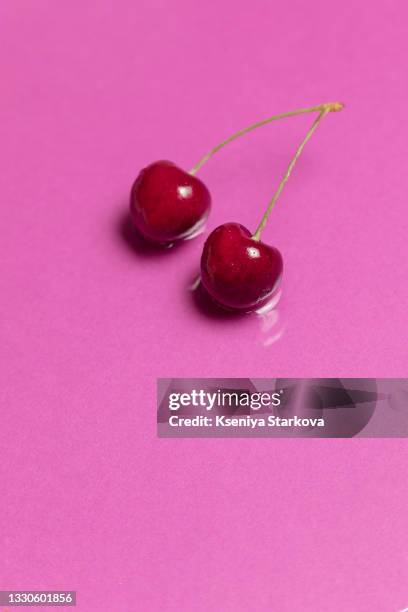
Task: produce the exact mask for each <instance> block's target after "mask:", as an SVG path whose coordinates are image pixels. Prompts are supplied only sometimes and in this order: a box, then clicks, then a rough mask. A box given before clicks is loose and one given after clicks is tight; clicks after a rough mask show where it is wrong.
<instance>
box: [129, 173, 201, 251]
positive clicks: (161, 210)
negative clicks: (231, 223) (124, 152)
mask: <svg viewBox="0 0 408 612" xmlns="http://www.w3.org/2000/svg"><path fill="white" fill-rule="evenodd" d="M210 207H211V196H210V192H209V191H208V189H207V187H206V186H205V185H204V183H203V182H202V181H200V179H198V178H196V177H195V176H192V175H191V174H189V173H188V172H185V171H184V170H182V169H181V168H178V167H177V166H176V165H175V164H173V163H172V162H169V161H157V162H154V163H153V164H150V166H147V167H146V168H143V170H141V172H140V173H139V176H138V177H137V179H136V180H135V182H134V184H133V187H132V191H131V195H130V214H131V217H132V220H133V223H134V225H135V226H136V228H137V229H138V230H139V232H140V233H141V234H143V236H145V237H146V238H148V239H149V240H151V241H153V242H158V243H168V242H173V241H174V240H181V239H183V238H188V237H191V236H192V235H193V234H195V233H196V232H197V231H198V230H199V229H200V228H201V227H202V226H203V224H204V223H205V220H206V218H207V217H208V214H209V212H210Z"/></svg>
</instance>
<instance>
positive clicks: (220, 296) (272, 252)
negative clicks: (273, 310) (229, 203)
mask: <svg viewBox="0 0 408 612" xmlns="http://www.w3.org/2000/svg"><path fill="white" fill-rule="evenodd" d="M282 270H283V260H282V255H281V254H280V252H279V251H278V249H276V248H275V247H272V246H268V245H267V244H264V243H263V242H256V241H255V240H254V239H253V238H252V236H251V232H250V231H249V230H248V229H247V228H246V227H244V226H243V225H240V224H239V223H224V225H220V226H219V227H217V228H216V229H215V230H214V231H213V232H212V233H211V234H210V235H209V237H208V238H207V240H206V242H205V245H204V250H203V254H202V258H201V280H202V283H203V285H204V287H205V288H206V290H207V291H208V293H209V294H210V295H211V296H212V297H213V298H214V299H215V300H216V301H217V302H219V303H220V304H222V305H223V306H225V307H227V308H232V309H237V310H244V311H247V310H252V309H254V308H261V307H262V306H263V305H264V304H266V303H267V302H268V301H269V300H270V298H271V296H272V294H273V292H274V290H275V289H276V287H277V285H278V283H279V280H280V278H281V275H282Z"/></svg>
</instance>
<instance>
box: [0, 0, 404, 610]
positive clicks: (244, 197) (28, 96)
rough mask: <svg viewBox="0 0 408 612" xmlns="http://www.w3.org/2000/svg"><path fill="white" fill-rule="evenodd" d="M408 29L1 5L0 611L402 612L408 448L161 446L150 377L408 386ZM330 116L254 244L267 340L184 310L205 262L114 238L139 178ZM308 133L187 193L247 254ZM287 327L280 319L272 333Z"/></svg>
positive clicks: (224, 2)
mask: <svg viewBox="0 0 408 612" xmlns="http://www.w3.org/2000/svg"><path fill="white" fill-rule="evenodd" d="M407 19H408V5H407V3H406V2H404V1H403V0H400V1H398V0H397V1H394V2H391V1H386V0H377V1H373V2H371V3H367V2H354V1H352V0H347V1H344V0H343V2H334V3H333V2H323V1H316V0H314V1H311V2H304V1H303V0H296V1H294V0H290V1H287V2H277V1H274V2H272V1H271V0H264V1H262V0H252V2H242V1H241V2H239V1H238V2H230V1H228V0H218V1H217V2H201V3H198V2H188V1H187V0H176V1H173V2H168V1H167V2H166V1H165V0H162V1H158V0H143V1H141V0H139V1H138V2H130V1H121V2H116V3H114V2H107V1H100V2H96V1H89V0H88V1H81V2H68V1H61V2H53V1H51V0H49V1H44V0H36V1H34V0H31V1H23V0H17V1H16V0H14V1H13V0H3V2H1V5H0V41H1V42H0V70H1V82H2V93H1V97H0V121H1V124H0V136H1V146H0V162H1V173H0V186H1V191H0V193H1V230H0V231H1V236H0V245H1V275H0V295H1V306H0V322H1V333H2V340H1V345H0V355H1V361H2V381H1V388H0V399H1V404H2V408H1V423H0V439H1V467H0V474H1V488H2V497H1V509H0V525H1V560H0V581H1V585H0V588H2V589H18V588H20V589H21V588H25V589H29V588H36V589H53V588H56V589H77V591H78V602H79V603H78V607H77V609H78V610H80V611H81V612H82V611H86V612H88V611H89V612H92V611H95V612H99V611H101V610H114V611H115V612H125V611H126V612H127V611H131V612H132V611H134V610H142V611H150V610H151V611H155V610H166V611H167V610H168V611H173V610H174V611H179V610H183V611H186V612H190V611H198V612H201V611H203V612H204V611H206V612H207V611H219V610H225V611H231V612H238V611H239V612H240V611H263V610H274V611H275V610H276V611H279V612H292V611H294V610H307V611H311V612H312V611H313V612H314V611H319V612H320V611H327V610H334V611H337V610H350V611H353V612H354V611H357V612H366V611H367V612H368V611H370V612H373V611H375V612H376V611H378V612H383V611H386V610H387V611H388V610H389V611H390V612H393V611H395V612H397V611H398V610H400V609H402V608H404V607H406V606H408V587H407V546H408V541H407V540H408V537H407V530H406V504H407V478H406V466H407V459H408V451H407V444H406V441H405V440H400V441H398V440H384V441H382V440H354V441H353V440H349V441H347V440H313V441H311V440H299V439H296V440H179V439H175V440H158V439H157V438H156V426H155V418H156V414H155V410H156V406H155V379H156V377H158V376H165V377H171V376H182V377H188V376H215V377H230V376H240V377H248V376H249V377H251V376H252V377H267V376H271V377H275V376H281V377H285V376H295V377H297V376H300V377H307V376H311V377H313V376H406V374H407V357H408V342H407V340H408V326H407V300H408V282H407V273H408V257H407V252H408V246H407V245H408V241H407V230H408V202H407V196H406V193H407V186H408V175H407V173H406V160H407V141H408V122H407V97H408V96H407V94H408V87H407V71H406V57H407V54H408V43H407V40H408V39H407V34H406V23H407ZM336 98H337V99H340V100H342V101H344V102H346V104H347V109H346V110H345V111H344V112H343V113H340V114H337V115H333V116H329V117H327V118H326V119H325V121H324V123H323V124H322V125H321V126H320V127H319V130H318V132H317V133H316V135H315V136H314V137H313V139H312V141H311V142H310V143H309V145H308V146H307V149H306V150H305V152H304V155H303V157H302V158H301V160H300V162H299V165H298V167H297V168H296V170H295V172H294V174H293V178H292V179H291V181H290V183H289V184H288V185H287V188H286V189H285V191H284V193H283V195H282V198H281V200H280V202H279V204H278V206H277V208H276V210H275V211H274V213H273V218H272V219H271V220H270V223H269V225H268V228H267V230H266V231H265V234H264V239H265V240H266V241H270V242H272V243H273V244H275V245H276V246H277V247H278V248H279V249H280V250H281V251H282V253H283V255H284V259H285V277H284V283H283V294H282V299H281V301H280V303H279V305H278V310H277V315H273V317H272V319H271V318H269V319H266V320H261V319H258V318H257V317H246V318H243V319H237V318H232V319H230V318H226V317H217V316H215V315H211V313H209V312H207V311H205V310H202V309H201V307H200V306H199V305H198V304H197V303H196V302H195V301H194V299H193V294H192V293H191V291H189V285H190V284H191V282H192V281H193V279H194V277H195V275H196V272H197V270H198V261H199V256H200V252H201V249H202V244H203V240H204V237H203V236H200V237H199V238H198V239H196V240H193V241H191V242H189V243H186V244H185V245H182V246H181V248H179V249H173V250H171V251H169V252H165V253H153V252H146V251H141V250H140V249H139V248H137V247H135V245H134V244H133V242H132V241H131V240H129V237H128V233H127V230H126V227H125V226H124V221H123V219H124V214H125V212H126V210H127V200H128V192H129V188H130V184H131V182H132V180H133V178H134V177H135V175H136V173H137V172H138V170H139V169H140V168H141V167H142V166H143V165H144V164H146V163H149V162H150V161H152V160H155V159H157V158H168V159H171V160H173V161H175V162H176V163H178V164H180V165H181V166H183V167H185V168H189V167H191V166H192V165H194V164H195V163H196V162H197V161H198V159H199V158H200V157H201V155H202V154H204V153H205V152H206V151H207V150H208V149H209V148H211V147H212V146H213V145H214V144H215V143H217V142H218V141H219V140H220V139H222V138H224V137H225V136H228V135H229V134H230V133H231V132H233V131H235V130H236V129H239V128H241V127H243V126H245V125H247V124H248V123H251V122H253V121H255V120H257V119H260V118H263V117H266V116H268V115H270V114H273V113H275V112H282V111H286V110H291V109H294V108H297V107H299V106H306V105H310V104H316V103H319V102H322V101H326V100H330V99H336ZM310 119H311V118H310V117H301V118H295V119H288V120H286V121H283V122H281V123H280V124H279V125H278V124H275V125H272V126H269V127H266V128H263V129H262V130H260V131H259V132H257V133H253V134H252V135H250V136H247V137H246V138H245V139H242V140H241V141H239V142H236V143H234V144H232V145H231V146H230V147H229V148H228V149H225V150H224V152H223V153H220V154H218V156H216V157H214V158H213V160H211V161H210V162H209V163H208V164H207V165H206V166H205V167H204V168H203V169H202V171H200V173H199V176H200V177H201V178H202V179H203V180H204V181H205V182H206V184H207V185H208V187H209V188H210V190H211V192H212V195H213V201H214V207H213V211H212V214H211V217H210V220H209V224H208V229H212V228H214V227H215V226H216V225H218V224H220V223H222V222H224V221H230V220H232V221H239V222H241V223H243V224H245V225H247V226H248V227H249V228H250V229H254V228H255V226H256V224H257V223H258V221H259V218H260V216H261V214H262V211H263V209H264V206H265V205H266V203H267V201H268V199H269V197H270V195H271V193H272V191H273V189H274V188H275V187H276V185H277V182H278V180H279V177H280V175H281V173H282V171H283V170H284V168H285V165H286V164H287V162H288V159H289V157H290V156H291V154H292V153H293V151H294V148H295V147H296V145H297V143H298V142H299V140H300V139H301V138H302V137H303V135H304V133H305V131H306V129H307V127H308V125H309V123H310ZM277 317H278V320H275V319H276V318H277Z"/></svg>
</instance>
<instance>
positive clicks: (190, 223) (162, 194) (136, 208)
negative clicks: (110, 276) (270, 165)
mask: <svg viewBox="0 0 408 612" xmlns="http://www.w3.org/2000/svg"><path fill="white" fill-rule="evenodd" d="M324 106H328V105H320V106H312V107H311V108H304V109H300V110H296V111H291V112H289V113H283V114H281V115H274V116H273V117H268V118H267V119H264V120H262V121H258V122H257V123H254V124H252V125H250V126H248V127H246V128H244V129H243V130H240V131H239V132H236V133H235V134H233V135H232V136H230V137H229V138H227V140H224V141H223V142H221V143H220V144H218V145H217V146H216V147H214V148H213V149H211V151H210V152H209V153H207V154H206V155H204V157H202V158H201V159H200V161H199V162H198V163H197V164H196V165H195V166H194V168H192V169H191V170H190V171H189V172H185V171H184V170H182V169H181V168H179V167H177V166H176V165H175V164H173V163H172V162H169V161H157V162H154V163H152V164H150V165H149V166H147V167H146V168H144V169H143V170H141V172H140V173H139V176H138V177H137V178H136V180H135V182H134V184H133V187H132V191H131V195H130V213H131V218H132V220H133V224H134V225H135V226H136V228H137V229H138V230H139V232H140V233H141V234H142V235H143V236H144V237H145V238H147V239H149V240H150V241H152V242H157V243H159V244H160V243H163V244H166V243H171V242H174V241H176V240H182V239H186V238H192V237H193V236H194V235H195V234H197V233H198V232H199V230H200V229H201V228H202V227H203V225H204V223H205V221H206V219H207V217H208V214H209V212H210V207H211V196H210V193H209V191H208V189H207V187H206V186H205V185H204V183H203V182H202V181H200V180H199V179H198V178H196V177H195V174H196V173H197V171H198V170H199V169H200V168H201V167H202V166H203V165H204V164H205V163H206V162H207V161H208V160H209V159H210V157H212V156H213V155H214V153H216V152H217V151H219V150H220V149H222V148H223V147H225V145H227V144H229V143H230V142H232V141H233V140H235V139H236V138H239V137H240V136H243V135H244V134H247V133H248V132H250V131H251V130H254V129H255V128H258V127H261V126H263V125H266V124H267V123H270V122H272V121H276V120H277V119H283V118H285V117H292V116H294V115H301V114H303V113H311V112H314V111H321V110H322V108H323V107H324ZM332 106H333V105H332ZM331 110H339V109H334V108H332V109H331Z"/></svg>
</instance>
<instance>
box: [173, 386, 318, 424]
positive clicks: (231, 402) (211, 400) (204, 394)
mask: <svg viewBox="0 0 408 612" xmlns="http://www.w3.org/2000/svg"><path fill="white" fill-rule="evenodd" d="M283 393H284V392H283V390H280V391H276V392H273V393H270V392H267V391H265V392H259V393H249V392H247V391H222V390H220V389H219V390H218V391H215V392H208V391H204V390H202V389H201V390H196V389H193V390H191V391H189V392H188V393H187V392H184V393H170V394H169V398H168V399H169V403H168V406H169V410H170V411H172V412H176V411H178V410H180V409H181V411H183V408H188V407H191V406H192V407H196V408H198V409H204V410H206V411H212V410H214V411H219V412H221V413H222V412H223V411H224V410H225V409H228V408H233V409H234V410H237V409H238V408H247V409H248V411H250V412H251V411H257V410H260V409H261V408H265V409H268V408H269V409H270V410H271V411H273V409H274V408H278V407H280V406H281V405H282V396H283ZM169 425H171V426H172V427H214V426H215V427H249V428H251V429H254V428H256V427H324V419H323V418H311V417H301V416H295V415H292V416H290V417H289V416H288V417H285V416H282V415H280V416H278V415H275V414H269V415H268V414H265V413H262V416H255V415H254V414H245V415H239V416H234V415H229V414H227V415H225V414H217V415H216V416H215V418H213V417H212V416H211V417H210V416H206V415H202V414H197V415H196V416H194V415H193V416H192V415H190V414H189V416H179V415H176V414H172V415H171V416H170V417H169Z"/></svg>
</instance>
